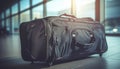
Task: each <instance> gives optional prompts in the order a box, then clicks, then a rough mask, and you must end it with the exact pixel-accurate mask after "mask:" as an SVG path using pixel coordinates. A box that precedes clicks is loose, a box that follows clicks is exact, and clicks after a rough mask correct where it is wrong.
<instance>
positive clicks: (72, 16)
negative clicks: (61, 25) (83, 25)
mask: <svg viewBox="0 0 120 69" xmlns="http://www.w3.org/2000/svg"><path fill="white" fill-rule="evenodd" d="M63 16H66V17H71V18H76V17H75V16H74V15H69V14H66V13H64V14H61V15H60V16H59V17H63Z"/></svg>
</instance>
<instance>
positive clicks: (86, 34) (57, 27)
mask: <svg viewBox="0 0 120 69" xmlns="http://www.w3.org/2000/svg"><path fill="white" fill-rule="evenodd" d="M20 39H21V54H22V58H23V59H24V60H25V61H32V62H33V61H41V62H47V63H48V64H49V65H52V63H53V62H55V61H58V60H73V59H79V58H81V57H86V56H89V55H92V54H100V56H102V53H104V52H105V51H107V49H108V46H107V43H106V37H105V30H104V26H103V25H102V24H100V23H99V22H97V21H93V20H91V19H89V18H67V17H59V16H51V17H46V18H42V19H37V20H33V21H30V22H24V23H22V24H21V25H20Z"/></svg>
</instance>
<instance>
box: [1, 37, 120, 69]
mask: <svg viewBox="0 0 120 69" xmlns="http://www.w3.org/2000/svg"><path fill="white" fill-rule="evenodd" d="M106 38H107V43H108V51H107V52H106V53H104V54H103V57H102V58H101V57H99V56H98V54H95V55H92V56H90V57H87V58H84V59H79V60H74V61H70V62H60V63H56V64H55V65H53V66H51V67H47V66H46V65H45V64H44V63H40V62H36V63H35V64H30V62H26V61H23V60H22V58H21V53H20V50H21V48H20V39H19V35H12V36H11V35H10V36H2V37H0V69H120V37H119V36H116V37H115V36H107V37H106Z"/></svg>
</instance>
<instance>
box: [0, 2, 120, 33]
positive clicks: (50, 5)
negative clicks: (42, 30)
mask: <svg viewBox="0 0 120 69" xmlns="http://www.w3.org/2000/svg"><path fill="white" fill-rule="evenodd" d="M119 3H120V0H0V29H2V30H3V29H4V30H5V29H6V31H7V33H9V34H16V33H19V31H18V29H19V25H20V24H21V23H22V22H26V21H31V20H34V19H38V18H43V17H47V16H59V15H60V14H63V13H67V14H72V15H75V16H76V17H78V18H82V17H91V18H93V19H96V20H98V21H101V23H103V25H104V26H105V29H106V33H110V34H111V33H112V34H113V33H114V34H116V33H117V34H119V33H120V10H119V9H120V4H119ZM1 34H2V31H1Z"/></svg>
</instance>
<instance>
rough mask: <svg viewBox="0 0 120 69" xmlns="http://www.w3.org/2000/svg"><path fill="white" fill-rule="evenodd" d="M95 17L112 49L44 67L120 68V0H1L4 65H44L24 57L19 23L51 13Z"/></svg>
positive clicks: (1, 68) (33, 68)
mask: <svg viewBox="0 0 120 69" xmlns="http://www.w3.org/2000/svg"><path fill="white" fill-rule="evenodd" d="M64 13H67V14H71V15H74V16H76V17H77V18H83V17H91V18H93V19H94V20H96V21H100V23H101V24H103V26H104V27H105V34H106V39H107V43H108V51H107V52H105V53H104V54H103V56H102V58H100V57H99V56H95V57H90V58H86V59H82V60H77V61H72V62H69V63H62V64H58V65H54V66H52V67H50V68H49V67H48V68H43V69H98V68H100V69H120V54H119V53H120V50H119V49H120V0H0V69H41V68H42V66H41V65H40V64H38V65H35V64H34V65H31V64H30V63H28V62H25V61H23V60H22V58H21V45H20V39H19V26H20V24H21V23H23V22H27V21H32V20H35V19H39V18H44V17H48V16H59V15H61V14H64ZM93 56H94V55H93Z"/></svg>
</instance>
